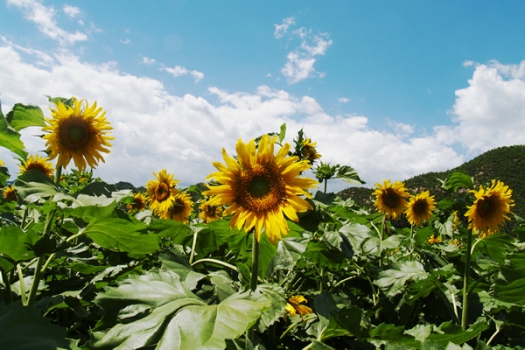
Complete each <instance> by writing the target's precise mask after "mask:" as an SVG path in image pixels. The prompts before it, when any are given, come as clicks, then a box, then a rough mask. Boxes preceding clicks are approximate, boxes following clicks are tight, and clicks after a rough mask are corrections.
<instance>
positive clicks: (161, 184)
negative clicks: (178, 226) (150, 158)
mask: <svg viewBox="0 0 525 350" xmlns="http://www.w3.org/2000/svg"><path fill="white" fill-rule="evenodd" d="M153 175H155V177H156V178H157V179H156V180H149V181H148V183H147V184H146V194H147V197H148V200H149V206H150V208H151V210H152V211H153V213H154V214H156V215H158V216H160V217H165V216H166V215H169V214H168V213H167V212H168V210H170V209H171V207H172V206H173V203H174V202H175V196H176V195H177V194H179V190H178V189H176V188H175V186H177V184H178V183H179V180H175V179H174V178H173V175H172V174H170V173H168V172H167V171H166V169H162V170H161V171H159V172H158V173H155V172H153Z"/></svg>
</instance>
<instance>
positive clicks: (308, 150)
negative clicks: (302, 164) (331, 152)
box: [301, 138, 322, 164]
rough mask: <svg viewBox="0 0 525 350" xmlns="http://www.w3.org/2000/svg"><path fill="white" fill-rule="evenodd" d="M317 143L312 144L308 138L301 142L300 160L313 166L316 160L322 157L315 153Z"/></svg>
mask: <svg viewBox="0 0 525 350" xmlns="http://www.w3.org/2000/svg"><path fill="white" fill-rule="evenodd" d="M316 146H317V142H312V141H311V140H310V139H309V138H307V139H304V140H303V144H302V147H301V154H302V158H303V159H306V160H308V161H309V162H310V163H312V164H313V162H315V160H316V159H319V158H321V157H322V156H321V155H320V154H319V153H317V149H316Z"/></svg>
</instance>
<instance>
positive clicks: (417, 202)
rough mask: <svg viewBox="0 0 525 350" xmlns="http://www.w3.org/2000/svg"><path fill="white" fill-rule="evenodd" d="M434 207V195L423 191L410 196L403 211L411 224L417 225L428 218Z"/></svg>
mask: <svg viewBox="0 0 525 350" xmlns="http://www.w3.org/2000/svg"><path fill="white" fill-rule="evenodd" d="M434 209H436V201H435V200H434V196H430V193H429V192H428V191H424V192H421V193H419V194H417V195H414V196H411V197H410V201H409V202H408V207H407V209H406V211H405V213H406V216H407V219H408V222H410V224H411V225H419V224H421V223H423V222H425V221H427V220H428V219H430V217H431V216H432V212H433V211H434Z"/></svg>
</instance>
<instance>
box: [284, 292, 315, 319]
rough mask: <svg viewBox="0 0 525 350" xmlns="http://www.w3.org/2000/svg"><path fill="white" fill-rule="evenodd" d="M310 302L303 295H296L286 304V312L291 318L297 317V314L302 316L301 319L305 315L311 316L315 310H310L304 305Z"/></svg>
mask: <svg viewBox="0 0 525 350" xmlns="http://www.w3.org/2000/svg"><path fill="white" fill-rule="evenodd" d="M307 301H308V300H306V298H305V297H304V296H302V295H294V296H292V297H291V298H290V299H288V303H286V312H287V313H288V314H289V315H290V316H295V315H297V314H299V315H301V318H302V317H303V316H304V315H308V314H311V313H312V312H313V310H312V309H311V308H309V307H308V306H306V305H303V303H306V302H307Z"/></svg>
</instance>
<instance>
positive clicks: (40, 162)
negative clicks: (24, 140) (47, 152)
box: [18, 154, 54, 177]
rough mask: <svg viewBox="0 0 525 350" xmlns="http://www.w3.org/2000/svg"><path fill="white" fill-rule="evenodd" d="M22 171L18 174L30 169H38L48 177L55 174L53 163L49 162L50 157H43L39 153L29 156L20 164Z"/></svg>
mask: <svg viewBox="0 0 525 350" xmlns="http://www.w3.org/2000/svg"><path fill="white" fill-rule="evenodd" d="M19 167H20V172H19V173H18V175H22V174H23V173H25V172H26V171H29V170H37V171H40V172H41V173H42V174H44V175H46V176H47V177H52V176H53V171H54V169H53V164H51V163H50V162H49V158H47V157H46V158H42V157H40V156H39V155H38V154H36V155H35V156H29V158H28V159H27V160H26V161H25V162H22V163H21V164H20V166H19Z"/></svg>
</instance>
